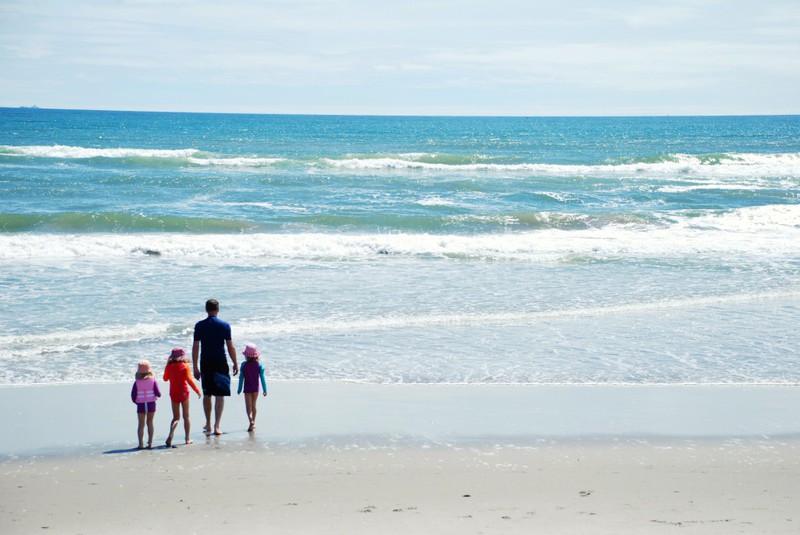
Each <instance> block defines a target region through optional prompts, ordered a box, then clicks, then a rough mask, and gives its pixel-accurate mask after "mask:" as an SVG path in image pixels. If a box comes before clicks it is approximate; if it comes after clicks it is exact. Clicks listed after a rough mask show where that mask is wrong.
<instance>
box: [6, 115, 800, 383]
mask: <svg viewBox="0 0 800 535" xmlns="http://www.w3.org/2000/svg"><path fill="white" fill-rule="evenodd" d="M0 126H1V127H2V128H0V200H1V201H2V206H0V270H1V272H0V287H2V295H1V296H0V304H1V305H2V306H3V310H4V311H5V312H3V316H2V320H3V325H4V331H3V333H2V334H0V361H2V362H3V364H4V365H3V366H2V369H0V384H20V383H21V384H32V383H59V382H113V381H123V380H124V381H127V380H128V379H129V378H130V375H131V374H132V370H133V367H134V363H135V362H136V361H137V360H138V359H140V358H143V357H146V358H150V359H151V360H154V361H156V362H158V361H160V360H161V359H162V358H163V359H166V355H167V354H168V353H169V350H170V349H171V347H172V346H174V345H189V344H190V337H191V327H192V325H193V324H194V322H195V321H196V320H197V319H200V318H201V317H202V316H203V312H202V307H203V303H204V301H205V300H206V299H207V298H208V297H216V298H218V299H219V300H220V301H221V303H222V313H221V316H222V317H224V318H225V319H227V320H228V321H230V322H231V323H232V324H233V328H234V338H235V339H236V343H237V345H238V346H240V347H243V345H244V343H246V342H253V343H256V344H258V345H259V346H260V347H261V348H262V353H264V354H266V355H267V356H268V358H267V363H268V365H269V373H270V377H272V378H274V379H286V380H301V381H355V382H369V383H395V382H411V383H512V384H514V383H537V384H538V383H547V384H550V383H558V384H561V383H566V384H585V383H603V384H617V383H634V384H682V383H711V384H715V383H742V384H759V383H779V384H783V383H789V384H796V383H800V366H798V364H800V358H798V357H797V355H796V343H795V342H794V340H793V339H792V337H791V333H793V331H794V326H796V325H797V321H798V319H800V310H799V308H798V305H800V278H798V275H800V117H796V116H788V117H643V118H455V117H453V118H447V117H435V118H426V117H335V116H270V115H213V114H169V113H126V112H93V111H59V110H32V109H0Z"/></svg>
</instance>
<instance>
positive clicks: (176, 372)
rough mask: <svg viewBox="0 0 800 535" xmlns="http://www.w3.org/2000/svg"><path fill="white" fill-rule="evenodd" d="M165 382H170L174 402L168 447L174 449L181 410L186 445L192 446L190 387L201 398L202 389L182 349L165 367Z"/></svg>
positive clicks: (173, 355)
mask: <svg viewBox="0 0 800 535" xmlns="http://www.w3.org/2000/svg"><path fill="white" fill-rule="evenodd" d="M164 381H165V382H169V399H170V401H172V421H171V422H170V424H169V435H168V436H167V447H168V448H171V447H172V438H173V437H174V436H175V429H176V428H177V427H178V422H179V421H180V419H181V409H183V431H184V432H185V433H186V442H185V443H186V444H191V443H192V439H191V438H189V431H190V430H191V423H190V421H189V387H192V390H194V391H195V393H196V394H197V397H198V398H199V397H200V389H199V388H198V387H197V383H195V382H194V379H193V378H192V372H191V371H190V370H189V357H187V356H186V351H185V350H184V349H183V348H182V347H176V348H174V349H173V350H172V353H170V355H169V359H167V365H166V366H165V367H164Z"/></svg>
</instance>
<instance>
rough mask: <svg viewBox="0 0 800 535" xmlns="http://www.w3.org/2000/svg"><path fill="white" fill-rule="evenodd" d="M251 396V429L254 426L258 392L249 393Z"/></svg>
mask: <svg viewBox="0 0 800 535" xmlns="http://www.w3.org/2000/svg"><path fill="white" fill-rule="evenodd" d="M250 395H251V396H253V399H252V401H250V425H252V426H253V429H255V428H256V406H257V404H258V403H257V402H258V392H253V393H252V394H250Z"/></svg>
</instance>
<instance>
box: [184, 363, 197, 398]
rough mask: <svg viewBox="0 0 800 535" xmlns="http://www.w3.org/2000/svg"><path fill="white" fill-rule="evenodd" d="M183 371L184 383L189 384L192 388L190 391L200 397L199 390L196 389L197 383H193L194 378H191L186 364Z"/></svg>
mask: <svg viewBox="0 0 800 535" xmlns="http://www.w3.org/2000/svg"><path fill="white" fill-rule="evenodd" d="M183 369H184V370H185V371H186V382H187V383H189V386H191V387H192V390H194V393H195V394H197V395H198V396H199V395H200V389H199V388H197V383H195V382H194V378H193V377H192V372H191V371H189V365H188V364H187V365H186V366H184V367H183Z"/></svg>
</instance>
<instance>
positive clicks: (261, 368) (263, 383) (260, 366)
mask: <svg viewBox="0 0 800 535" xmlns="http://www.w3.org/2000/svg"><path fill="white" fill-rule="evenodd" d="M258 374H259V375H260V376H261V386H262V387H263V388H264V395H265V396H266V395H267V379H266V377H264V365H263V364H261V363H260V362H259V364H258Z"/></svg>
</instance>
